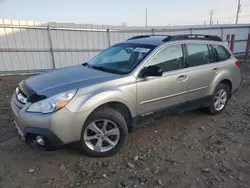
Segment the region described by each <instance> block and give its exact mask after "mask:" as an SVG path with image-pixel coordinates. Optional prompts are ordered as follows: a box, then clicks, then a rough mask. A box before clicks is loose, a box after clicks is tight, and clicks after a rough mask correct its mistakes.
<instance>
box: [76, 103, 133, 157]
mask: <svg viewBox="0 0 250 188" xmlns="http://www.w3.org/2000/svg"><path fill="white" fill-rule="evenodd" d="M104 121H105V122H107V123H106V128H105V131H106V133H108V132H109V131H110V130H111V129H112V131H113V130H116V134H117V133H118V130H119V136H117V135H116V136H114V135H111V136H105V133H104V132H105V131H104V130H103V129H104V124H105V123H104ZM91 125H93V126H94V127H95V129H94V131H95V132H94V131H92V130H93V126H91ZM115 126H116V127H115ZM96 127H97V128H99V129H96ZM110 127H111V128H110ZM108 128H110V130H108ZM117 128H118V129H117ZM96 130H97V131H96ZM98 130H101V132H102V133H101V134H100V132H98ZM96 132H97V133H96ZM89 134H91V135H90V136H89ZM92 135H93V137H97V138H94V139H92V140H90V141H89V140H88V138H90V137H91V136H92ZM127 135H128V127H127V124H126V121H125V119H124V117H123V116H122V115H121V114H120V113H119V112H118V111H117V110H115V109H113V108H108V107H106V108H101V109H99V110H97V111H96V112H94V113H93V114H91V115H90V117H88V118H87V120H86V122H85V123H84V125H83V127H82V132H81V140H80V149H81V151H82V152H83V153H85V154H86V155H89V156H92V157H107V156H111V155H114V154H116V153H117V152H119V151H120V150H121V148H122V147H123V146H124V144H125V142H126V139H127ZM118 137H119V138H118ZM111 138H112V139H113V140H111ZM100 139H101V141H100ZM106 139H108V140H109V141H110V140H111V141H112V143H116V145H114V144H113V146H111V145H110V146H109V147H108V146H107V145H109V142H107V141H106ZM98 141H100V142H102V143H101V144H99V145H101V146H104V147H103V148H111V147H113V148H112V149H109V150H107V151H106V149H104V150H102V151H100V147H98V149H97V150H98V151H95V150H96V145H97V142H98ZM92 147H93V148H92Z"/></svg>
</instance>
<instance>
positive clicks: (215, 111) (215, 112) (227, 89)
mask: <svg viewBox="0 0 250 188" xmlns="http://www.w3.org/2000/svg"><path fill="white" fill-rule="evenodd" d="M220 91H225V92H226V100H225V104H224V106H223V107H222V106H221V108H216V107H215V106H216V105H215V102H216V100H217V99H216V97H217V96H218V95H219V92H220ZM230 94H231V93H230V87H229V86H228V85H227V84H224V83H220V84H219V85H218V86H217V87H216V88H215V91H214V94H213V98H212V101H211V104H210V106H209V108H208V110H209V112H210V114H212V115H218V114H220V113H222V112H223V110H224V109H225V107H226V106H227V103H228V99H229V98H230ZM223 100H224V99H223ZM217 107H218V106H217Z"/></svg>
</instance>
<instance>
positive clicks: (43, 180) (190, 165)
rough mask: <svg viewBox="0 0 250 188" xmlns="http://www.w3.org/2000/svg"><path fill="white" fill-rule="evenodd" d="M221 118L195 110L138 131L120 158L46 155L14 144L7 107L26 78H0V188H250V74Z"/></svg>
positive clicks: (249, 70)
mask: <svg viewBox="0 0 250 188" xmlns="http://www.w3.org/2000/svg"><path fill="white" fill-rule="evenodd" d="M241 70H242V84H241V87H240V89H239V91H238V92H237V93H236V94H234V96H233V97H232V99H231V101H230V102H229V104H228V106H227V108H226V110H225V111H224V113H222V114H221V115H218V116H211V115H208V114H206V113H205V112H203V111H202V110H195V111H193V112H188V113H185V114H182V115H180V116H175V117H168V118H164V119H162V120H159V121H157V122H155V123H154V124H150V125H148V126H145V127H142V128H140V129H138V130H136V131H134V132H133V133H131V134H130V135H129V137H128V141H127V144H126V146H125V147H124V148H123V150H122V151H121V152H120V153H119V154H117V155H115V156H112V157H108V158H90V157H86V156H84V155H82V154H80V153H79V152H78V150H77V149H78V146H77V145H76V144H75V145H70V146H67V147H65V148H64V149H61V150H57V151H53V152H43V151H37V150H35V149H32V148H29V147H28V146H26V144H25V143H24V142H23V141H21V140H20V138H19V137H18V136H17V134H16V131H15V129H14V125H13V123H12V118H11V113H10V106H9V101H10V98H11V95H12V93H13V91H14V88H15V86H16V85H17V83H18V82H19V81H20V80H22V79H24V78H25V77H27V76H7V77H0V91H1V93H0V116H1V118H0V188H2V187H3V188H5V187H7V188H14V187H25V188H28V187H35V188H39V187H60V188H61V187H62V188H64V187H90V188H96V187H97V188H98V187H100V188H101V187H102V188H106V187H107V188H112V187H118V188H119V187H153V188H156V187H158V188H160V187H168V188H169V187H174V188H177V187H178V188H189V187H190V188H218V187H225V188H237V187H239V188H241V187H246V188H248V187H250V179H249V175H250V103H249V102H250V94H249V93H250V87H249V86H250V66H248V65H247V64H243V65H242V67H241Z"/></svg>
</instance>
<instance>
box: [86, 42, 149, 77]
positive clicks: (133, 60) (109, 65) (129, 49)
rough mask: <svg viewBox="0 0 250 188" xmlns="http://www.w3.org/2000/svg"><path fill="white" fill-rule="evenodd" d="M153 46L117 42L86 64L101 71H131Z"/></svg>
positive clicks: (123, 72) (120, 72)
mask: <svg viewBox="0 0 250 188" xmlns="http://www.w3.org/2000/svg"><path fill="white" fill-rule="evenodd" d="M153 48H154V46H152V45H142V44H126V43H125V44H118V45H115V46H112V47H110V48H108V49H107V50H105V51H103V52H102V53H100V54H99V55H97V56H96V57H94V58H93V59H92V60H90V61H89V63H88V65H90V66H91V67H92V68H96V69H99V70H102V71H107V72H113V73H118V74H127V73H129V72H131V71H132V70H133V69H134V68H135V67H136V66H137V65H138V64H139V63H140V62H141V61H142V60H143V59H144V58H145V57H146V56H147V55H148V54H149V53H150V52H151V51H152V49H153Z"/></svg>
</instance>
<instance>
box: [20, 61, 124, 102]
mask: <svg viewBox="0 0 250 188" xmlns="http://www.w3.org/2000/svg"><path fill="white" fill-rule="evenodd" d="M119 77H121V75H117V74H112V73H108V72H103V71H100V70H95V69H92V68H89V67H85V66H83V65H77V66H71V67H66V68H61V69H56V70H53V71H49V72H46V73H43V74H39V75H37V76H33V77H31V78H28V79H27V80H25V81H24V82H25V83H22V85H26V86H25V88H29V89H30V90H32V91H33V92H34V93H36V94H37V95H43V96H46V97H50V96H53V95H55V94H58V93H61V92H64V91H69V90H72V89H78V88H83V87H87V86H90V85H95V84H98V83H102V82H106V81H109V80H113V79H116V78H119Z"/></svg>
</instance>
